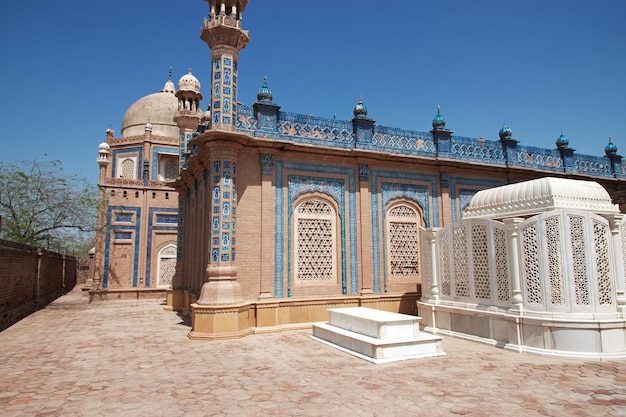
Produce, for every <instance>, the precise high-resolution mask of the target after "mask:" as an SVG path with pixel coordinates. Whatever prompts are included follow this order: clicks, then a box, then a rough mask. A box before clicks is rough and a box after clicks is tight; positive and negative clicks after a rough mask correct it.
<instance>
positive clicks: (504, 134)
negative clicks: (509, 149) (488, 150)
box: [498, 122, 513, 140]
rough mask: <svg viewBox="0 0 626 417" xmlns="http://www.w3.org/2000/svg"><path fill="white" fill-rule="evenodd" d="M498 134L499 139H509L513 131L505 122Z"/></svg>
mask: <svg viewBox="0 0 626 417" xmlns="http://www.w3.org/2000/svg"><path fill="white" fill-rule="evenodd" d="M498 136H500V140H510V139H511V138H512V137H513V131H512V130H511V128H510V127H508V126H507V125H506V122H505V123H504V124H503V125H502V129H500V131H499V132H498Z"/></svg>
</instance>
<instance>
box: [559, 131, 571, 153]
mask: <svg viewBox="0 0 626 417" xmlns="http://www.w3.org/2000/svg"><path fill="white" fill-rule="evenodd" d="M556 147H557V149H567V148H569V139H567V137H566V136H565V135H564V134H563V130H561V136H559V137H558V138H557V140H556Z"/></svg>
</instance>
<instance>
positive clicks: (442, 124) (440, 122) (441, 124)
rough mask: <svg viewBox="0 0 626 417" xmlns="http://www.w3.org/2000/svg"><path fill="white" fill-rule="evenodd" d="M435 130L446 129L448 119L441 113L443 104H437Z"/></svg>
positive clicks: (434, 120)
mask: <svg viewBox="0 0 626 417" xmlns="http://www.w3.org/2000/svg"><path fill="white" fill-rule="evenodd" d="M433 129H434V130H446V119H445V118H444V117H443V116H442V115H441V106H440V105H439V104H437V115H436V116H435V118H434V119H433Z"/></svg>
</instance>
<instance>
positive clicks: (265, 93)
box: [256, 75, 274, 104]
mask: <svg viewBox="0 0 626 417" xmlns="http://www.w3.org/2000/svg"><path fill="white" fill-rule="evenodd" d="M256 98H257V100H258V102H259V103H265V104H270V103H271V102H272V98H274V96H273V95H272V90H270V88H269V87H268V86H267V75H264V76H263V86H262V87H261V88H260V89H259V92H258V93H257V94H256Z"/></svg>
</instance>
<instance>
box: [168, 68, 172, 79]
mask: <svg viewBox="0 0 626 417" xmlns="http://www.w3.org/2000/svg"><path fill="white" fill-rule="evenodd" d="M169 79H170V80H171V79H172V66H171V65H170V76H169Z"/></svg>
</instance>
